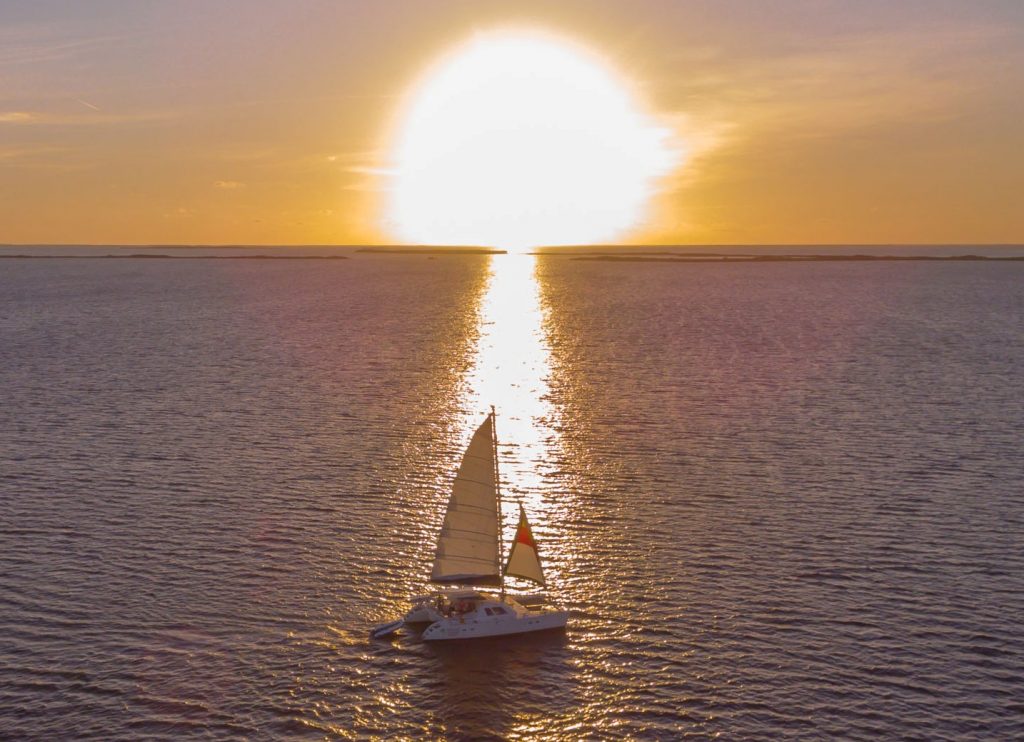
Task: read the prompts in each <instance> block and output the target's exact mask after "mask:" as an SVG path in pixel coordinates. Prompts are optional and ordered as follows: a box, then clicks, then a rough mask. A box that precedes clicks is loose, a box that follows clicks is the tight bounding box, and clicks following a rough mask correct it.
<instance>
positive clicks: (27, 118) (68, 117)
mask: <svg viewBox="0 0 1024 742" xmlns="http://www.w3.org/2000/svg"><path fill="white" fill-rule="evenodd" d="M79 102H80V103H81V102H84V101H79ZM90 108H93V109H94V110H95V111H96V112H95V113H90V112H85V111H83V112H81V113H77V112H76V113H62V112H61V113H58V112H46V111H0V124H17V125H30V126H98V125H109V124H137V123H146V122H153V121H165V120H169V119H174V118H178V117H179V116H180V114H178V113H173V112H170V111H142V112H133V113H114V112H111V113H106V112H100V109H99V108H97V107H96V106H90Z"/></svg>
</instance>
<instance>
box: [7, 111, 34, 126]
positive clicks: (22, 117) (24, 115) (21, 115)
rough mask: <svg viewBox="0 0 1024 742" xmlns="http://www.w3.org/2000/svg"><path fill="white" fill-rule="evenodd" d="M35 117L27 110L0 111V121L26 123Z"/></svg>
mask: <svg viewBox="0 0 1024 742" xmlns="http://www.w3.org/2000/svg"><path fill="white" fill-rule="evenodd" d="M35 119H36V114H34V113H29V112H28V111H4V112H2V113H0V123H3V124H27V123H29V122H30V121H34V120H35Z"/></svg>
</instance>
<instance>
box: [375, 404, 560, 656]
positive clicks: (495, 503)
mask: <svg viewBox="0 0 1024 742" xmlns="http://www.w3.org/2000/svg"><path fill="white" fill-rule="evenodd" d="M494 420H495V413H494V408H493V407H492V408H491V414H489V415H488V416H487V418H486V419H485V420H484V422H483V423H482V424H481V425H480V427H479V428H477V430H476V432H475V433H474V434H473V439H472V440H471V441H470V443H469V448H468V449H466V452H465V454H464V455H463V457H462V463H461V465H460V466H459V471H458V473H457V474H456V475H455V481H454V482H453V483H452V494H451V498H450V499H449V500H448V510H447V512H446V513H445V516H444V525H443V526H442V527H441V534H440V536H439V537H438V542H437V551H436V553H435V556H434V568H433V570H432V571H431V575H430V581H431V582H434V583H439V584H442V585H448V586H452V587H453V586H457V585H464V586H485V585H491V586H494V587H497V588H499V593H498V594H497V595H494V594H491V593H484V592H480V591H478V590H476V589H448V590H440V591H437V592H435V593H431V594H429V595H420V596H417V597H415V598H413V599H412V609H411V610H410V611H409V613H408V614H407V615H406V616H405V618H404V619H402V620H401V621H396V622H395V623H397V624H403V623H406V624H419V625H426V628H425V629H424V630H423V639H424V640H425V641H438V640H450V639H474V638H480V637H493V636H506V635H510V634H525V633H530V632H535V631H549V630H561V629H565V625H566V623H567V622H568V620H569V612H568V611H563V610H557V609H554V610H550V609H545V608H543V607H542V605H541V604H542V603H543V602H544V596H542V595H538V596H515V597H513V596H510V595H507V594H506V593H505V576H506V575H510V576H512V577H519V578H522V579H526V580H530V581H531V582H534V583H536V584H538V585H540V586H541V587H544V585H545V582H544V570H543V569H542V568H541V564H540V557H539V556H538V554H537V543H536V541H535V540H534V538H533V533H532V532H531V530H530V524H529V522H528V521H527V519H526V511H525V510H524V509H523V506H522V503H520V504H519V526H518V528H516V535H515V539H514V540H513V541H512V544H511V546H510V548H509V554H508V560H507V561H506V562H505V565H504V568H502V565H501V557H502V555H503V553H504V548H503V543H502V528H501V487H500V482H501V479H500V477H499V475H498V440H497V436H496V434H495V425H494ZM389 626H392V624H385V625H384V626H380V627H378V628H377V629H374V635H376V632H378V631H381V632H383V631H384V630H385V629H387V628H388V627H389ZM394 630H397V628H396V629H394ZM386 635H387V634H386V633H381V634H380V636H386Z"/></svg>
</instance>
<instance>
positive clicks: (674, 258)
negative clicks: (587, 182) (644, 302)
mask: <svg viewBox="0 0 1024 742" xmlns="http://www.w3.org/2000/svg"><path fill="white" fill-rule="evenodd" d="M536 254H538V255H543V256H544V257H558V256H556V255H553V254H552V253H536ZM564 257H568V258H569V259H570V260H590V261H598V262H606V263H818V262H825V263H828V262H851V261H876V260H883V261H908V260H909V261H919V262H920V261H946V262H948V261H954V262H957V261H959V262H965V261H967V262H969V261H975V260H987V261H1005V260H1016V261H1024V256H1016V255H1011V256H1005V257H989V256H987V255H724V254H723V255H715V256H714V257H712V256H711V255H710V254H709V253H694V254H693V256H692V257H690V256H686V255H679V254H678V253H676V254H664V255H657V256H655V255H651V254H647V255H610V254H597V255H578V254H577V255H576V256H570V255H566V256H564Z"/></svg>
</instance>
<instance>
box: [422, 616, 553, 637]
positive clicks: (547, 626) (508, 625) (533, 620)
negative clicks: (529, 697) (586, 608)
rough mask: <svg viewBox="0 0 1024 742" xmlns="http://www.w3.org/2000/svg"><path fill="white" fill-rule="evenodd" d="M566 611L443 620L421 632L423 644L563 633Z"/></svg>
mask: <svg viewBox="0 0 1024 742" xmlns="http://www.w3.org/2000/svg"><path fill="white" fill-rule="evenodd" d="M568 620H569V611H551V612H548V613H536V612H528V613H527V614H526V615H523V616H484V617H481V618H471V617H466V618H463V619H461V620H460V619H458V618H445V619H442V620H440V621H435V622H434V623H432V624H431V625H430V626H428V627H427V629H426V630H425V631H424V632H423V641H428V642H430V641H451V640H455V639H483V638H485V637H488V636H511V635H513V634H529V633H532V632H534V631H552V630H554V629H564V628H565V624H566V623H567V622H568Z"/></svg>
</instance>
